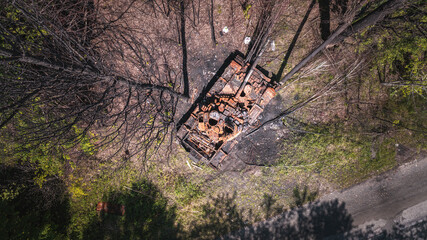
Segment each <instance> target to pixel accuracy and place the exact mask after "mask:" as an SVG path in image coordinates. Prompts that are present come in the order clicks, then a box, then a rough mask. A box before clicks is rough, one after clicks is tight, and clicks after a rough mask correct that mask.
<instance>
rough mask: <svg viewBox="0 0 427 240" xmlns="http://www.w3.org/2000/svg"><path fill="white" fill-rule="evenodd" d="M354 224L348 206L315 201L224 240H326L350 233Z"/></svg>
mask: <svg viewBox="0 0 427 240" xmlns="http://www.w3.org/2000/svg"><path fill="white" fill-rule="evenodd" d="M352 223H353V219H352V217H351V215H350V214H349V213H348V212H347V210H346V208H345V203H340V202H338V200H333V201H328V202H312V203H309V204H308V205H306V206H304V207H301V208H297V209H294V210H291V211H288V212H285V213H283V214H281V215H279V216H276V217H274V218H272V219H270V220H267V221H264V222H260V223H257V224H254V225H252V226H248V227H246V228H244V229H241V230H240V231H238V232H235V233H232V234H230V235H228V236H224V237H222V238H221V239H323V238H325V237H327V236H331V235H337V234H339V233H344V232H347V231H349V230H350V229H351V228H352Z"/></svg>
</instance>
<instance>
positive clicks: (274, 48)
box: [271, 41, 276, 52]
mask: <svg viewBox="0 0 427 240" xmlns="http://www.w3.org/2000/svg"><path fill="white" fill-rule="evenodd" d="M271 51H273V52H274V51H276V43H274V41H271Z"/></svg>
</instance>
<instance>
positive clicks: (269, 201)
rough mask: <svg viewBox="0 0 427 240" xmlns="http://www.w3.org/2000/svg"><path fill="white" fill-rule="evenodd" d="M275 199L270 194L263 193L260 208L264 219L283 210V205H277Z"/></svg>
mask: <svg viewBox="0 0 427 240" xmlns="http://www.w3.org/2000/svg"><path fill="white" fill-rule="evenodd" d="M276 201H277V200H276V199H274V198H273V196H272V195H271V194H267V193H264V196H263V199H262V203H261V208H262V209H263V211H264V213H265V218H266V219H268V218H270V217H271V216H274V215H277V214H280V213H281V212H283V206H280V205H277V204H276Z"/></svg>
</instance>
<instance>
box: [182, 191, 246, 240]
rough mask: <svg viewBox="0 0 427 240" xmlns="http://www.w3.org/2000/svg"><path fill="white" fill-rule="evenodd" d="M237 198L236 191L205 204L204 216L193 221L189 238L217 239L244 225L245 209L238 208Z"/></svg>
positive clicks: (203, 207)
mask: <svg viewBox="0 0 427 240" xmlns="http://www.w3.org/2000/svg"><path fill="white" fill-rule="evenodd" d="M235 199H236V193H234V194H233V195H230V194H223V195H220V196H218V197H214V198H212V201H211V202H209V203H206V204H205V205H203V206H202V217H201V219H200V220H198V221H195V222H193V223H192V225H193V228H192V230H191V231H190V234H189V235H190V236H189V237H188V238H192V239H215V238H217V237H218V236H221V235H224V234H227V233H229V232H231V231H235V230H237V229H240V228H242V227H244V225H245V222H246V220H245V219H244V217H243V210H241V209H239V208H237V205H236V203H235Z"/></svg>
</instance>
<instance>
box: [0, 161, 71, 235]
mask: <svg viewBox="0 0 427 240" xmlns="http://www.w3.org/2000/svg"><path fill="white" fill-rule="evenodd" d="M36 174H37V173H36V172H35V169H34V168H33V166H32V165H30V164H24V163H23V164H21V165H18V166H7V165H4V164H0V190H1V192H0V193H1V196H0V239H62V238H65V236H66V234H67V231H66V230H67V226H68V225H69V223H70V218H71V217H70V201H69V198H68V195H67V194H66V189H67V188H66V186H65V184H64V182H63V181H61V180H59V179H57V178H54V177H46V180H45V182H43V184H42V186H41V187H40V186H39V185H38V184H35V182H34V178H35V176H36Z"/></svg>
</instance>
